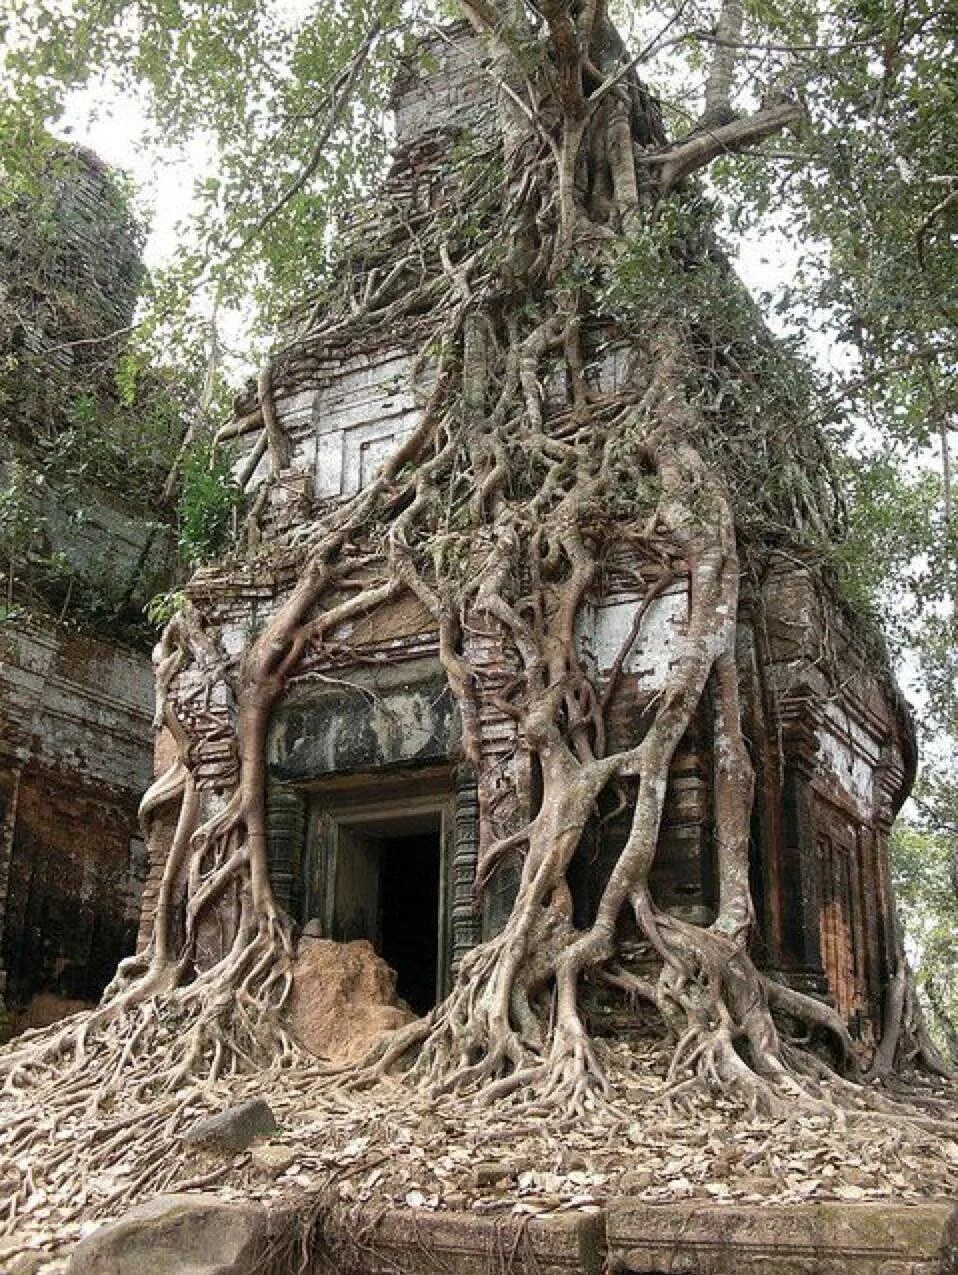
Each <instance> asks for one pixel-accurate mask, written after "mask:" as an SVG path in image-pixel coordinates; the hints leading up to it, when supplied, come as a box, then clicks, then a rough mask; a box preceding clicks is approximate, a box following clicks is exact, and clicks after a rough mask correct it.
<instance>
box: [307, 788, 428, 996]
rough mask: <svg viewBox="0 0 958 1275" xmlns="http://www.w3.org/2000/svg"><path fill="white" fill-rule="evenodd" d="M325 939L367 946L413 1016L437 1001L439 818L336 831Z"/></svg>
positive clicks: (364, 822)
mask: <svg viewBox="0 0 958 1275" xmlns="http://www.w3.org/2000/svg"><path fill="white" fill-rule="evenodd" d="M338 833H339V835H338V837H337V845H336V853H335V864H334V880H333V883H332V884H333V891H332V893H333V906H332V917H331V924H330V934H331V937H332V938H334V939H338V940H340V941H344V942H345V941H349V940H351V939H368V940H369V942H370V943H371V944H372V945H373V947H374V948H375V949H376V951H377V952H378V953H379V955H380V956H381V957H382V958H383V960H384V961H386V962H387V964H389V965H391V966H392V968H393V969H394V970H395V971H396V984H397V990H398V992H399V995H400V996H401V997H402V998H403V1000H405V1001H406V1002H407V1003H408V1004H409V1006H410V1008H411V1009H412V1010H414V1011H415V1012H416V1013H417V1014H425V1013H428V1011H429V1010H430V1009H432V1007H433V1006H434V1005H435V1004H436V1002H437V1000H438V999H439V998H440V996H441V992H442V989H441V986H440V966H441V962H440V957H441V952H440V937H441V933H442V929H443V926H442V914H441V899H442V877H443V872H442V817H441V812H440V811H432V812H423V813H421V814H414V815H406V816H405V817H403V816H402V815H401V814H390V815H388V816H384V815H380V816H379V817H375V816H374V817H372V818H361V819H359V820H357V821H355V822H354V821H352V820H351V821H350V822H348V823H346V822H342V823H340V824H339V828H338Z"/></svg>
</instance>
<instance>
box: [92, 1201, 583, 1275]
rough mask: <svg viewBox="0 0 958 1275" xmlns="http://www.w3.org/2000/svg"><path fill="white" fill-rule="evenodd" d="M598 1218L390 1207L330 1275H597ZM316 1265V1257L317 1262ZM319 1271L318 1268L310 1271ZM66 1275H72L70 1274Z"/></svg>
mask: <svg viewBox="0 0 958 1275" xmlns="http://www.w3.org/2000/svg"><path fill="white" fill-rule="evenodd" d="M603 1221H604V1219H603V1215H602V1214H599V1213H595V1214H583V1213H569V1214H566V1215H565V1216H556V1217H550V1218H542V1219H537V1218H533V1219H532V1220H531V1221H530V1219H529V1218H528V1217H515V1216H512V1215H510V1216H509V1217H478V1216H476V1215H475V1214H471V1213H425V1212H421V1211H420V1210H418V1209H416V1210H413V1209H395V1210H392V1211H390V1212H387V1213H384V1214H382V1215H381V1216H380V1217H378V1218H377V1219H375V1220H374V1222H373V1225H372V1227H371V1229H370V1230H365V1229H364V1230H363V1244H362V1248H361V1249H357V1250H356V1251H355V1253H350V1252H349V1249H348V1246H346V1249H345V1251H339V1250H338V1251H337V1263H338V1265H337V1271H338V1275H422V1273H423V1272H424V1271H427V1270H430V1271H432V1270H435V1271H443V1272H445V1273H446V1275H489V1272H490V1271H506V1270H507V1271H509V1272H511V1275H533V1273H535V1275H561V1273H562V1272H566V1271H568V1272H575V1273H576V1275H580V1273H581V1275H599V1273H600V1272H601V1271H602V1270H603V1269H604V1266H603V1263H604V1260H605V1246H604V1234H603V1232H604V1226H603ZM320 1262H321V1259H320ZM314 1269H315V1270H316V1271H317V1272H319V1271H321V1270H324V1269H326V1268H324V1267H323V1266H322V1265H321V1264H319V1265H317V1266H316V1267H315V1268H314ZM71 1275H72V1272H71Z"/></svg>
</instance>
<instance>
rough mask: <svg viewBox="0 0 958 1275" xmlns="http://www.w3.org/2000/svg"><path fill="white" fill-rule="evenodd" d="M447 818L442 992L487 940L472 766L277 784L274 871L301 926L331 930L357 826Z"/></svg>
mask: <svg viewBox="0 0 958 1275" xmlns="http://www.w3.org/2000/svg"><path fill="white" fill-rule="evenodd" d="M417 815H418V816H422V817H428V816H430V815H431V816H436V815H438V817H439V821H440V881H439V898H440V915H439V927H438V928H439V937H438V946H439V952H438V970H439V973H438V982H439V988H438V990H439V991H440V992H441V993H442V994H445V993H446V992H447V991H448V990H449V988H450V986H451V983H452V979H453V977H454V975H455V973H456V970H457V969H458V966H459V962H460V961H461V960H462V957H463V956H464V955H465V953H466V952H468V951H469V949H470V948H472V947H474V946H475V945H476V944H477V943H478V942H479V941H480V939H481V937H482V919H481V915H480V913H479V911H478V910H477V908H476V907H475V904H474V902H473V895H472V886H473V882H474V880H475V872H476V856H477V852H478V826H477V819H478V802H477V798H476V782H475V777H474V775H473V772H472V770H471V768H470V767H468V766H462V765H460V766H435V767H434V766H430V767H427V768H421V769H417V768H408V769H407V768H403V769H401V770H396V771H380V772H377V773H373V774H368V773H367V774H350V775H337V776H326V777H324V778H323V779H321V780H317V781H316V782H314V783H304V784H297V785H295V786H293V785H289V784H282V785H281V784H271V785H270V790H269V793H268V800H267V825H268V838H269V863H270V876H271V879H272V882H273V888H274V890H275V891H276V894H277V897H278V900H279V902H280V903H281V904H282V906H283V907H284V908H285V909H286V910H287V911H288V912H289V913H290V915H291V916H292V917H293V918H294V919H295V920H297V921H298V922H299V923H300V924H305V923H306V922H307V921H310V920H316V921H318V922H319V924H320V926H321V927H322V932H323V934H324V935H331V933H332V929H333V910H334V905H335V889H336V866H337V859H338V856H339V854H340V852H341V847H342V844H343V842H344V840H345V838H346V836H348V833H349V829H350V828H351V827H354V828H356V827H359V826H361V825H363V824H369V823H371V822H378V821H380V820H382V821H388V820H389V819H390V818H394V819H395V820H396V821H397V823H398V821H400V820H402V819H405V818H409V817H410V816H412V817H415V816H417Z"/></svg>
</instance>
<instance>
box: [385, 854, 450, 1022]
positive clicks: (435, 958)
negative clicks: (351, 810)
mask: <svg viewBox="0 0 958 1275" xmlns="http://www.w3.org/2000/svg"><path fill="white" fill-rule="evenodd" d="M380 863H381V865H382V867H381V875H380V896H379V897H380V918H381V919H380V925H381V942H382V948H381V951H380V955H381V956H382V958H383V960H384V961H386V962H387V963H388V964H389V965H391V966H392V967H393V969H394V970H395V971H396V974H397V985H398V988H399V995H400V996H401V997H402V998H403V1000H405V1001H407V1002H408V1003H409V1006H410V1008H412V1009H413V1010H415V1012H416V1013H417V1014H425V1013H427V1012H428V1011H429V1010H430V1009H432V1007H433V1005H435V1003H436V979H437V975H438V972H439V830H438V829H436V831H435V832H434V833H417V834H416V835H415V836H412V837H389V838H384V839H383V842H382V853H381V858H380Z"/></svg>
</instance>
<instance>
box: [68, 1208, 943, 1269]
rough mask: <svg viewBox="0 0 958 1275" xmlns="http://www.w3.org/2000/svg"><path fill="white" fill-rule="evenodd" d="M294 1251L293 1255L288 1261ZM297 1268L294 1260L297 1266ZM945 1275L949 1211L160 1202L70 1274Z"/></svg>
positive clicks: (118, 1227) (136, 1213)
mask: <svg viewBox="0 0 958 1275" xmlns="http://www.w3.org/2000/svg"><path fill="white" fill-rule="evenodd" d="M294 1254H295V1261H294V1260H293V1257H294ZM304 1263H307V1265H304ZM294 1270H295V1271H302V1272H305V1271H307V1270H308V1272H309V1275H330V1272H331V1271H335V1272H336V1275H425V1273H426V1272H433V1271H435V1272H441V1273H442V1275H626V1273H630V1275H673V1273H674V1275H741V1272H742V1271H745V1270H747V1271H748V1272H749V1275H958V1205H955V1204H954V1203H951V1202H948V1201H945V1200H942V1201H931V1202H928V1203H924V1204H918V1205H914V1206H909V1205H901V1204H894V1203H890V1204H882V1203H864V1204H843V1203H838V1202H827V1203H817V1204H806V1205H795V1206H784V1207H776V1206H775V1205H769V1206H763V1207H755V1206H749V1205H736V1204H726V1205H720V1204H702V1203H683V1204H645V1203H642V1202H639V1201H635V1200H630V1199H616V1200H612V1201H610V1203H609V1206H608V1209H607V1210H605V1211H596V1212H595V1213H591V1214H585V1213H573V1212H569V1213H565V1214H553V1215H551V1216H549V1217H529V1216H516V1215H515V1214H511V1213H510V1214H508V1215H503V1214H497V1215H494V1216H490V1215H478V1214H476V1213H432V1212H427V1211H424V1210H418V1209H408V1208H381V1209H380V1208H377V1207H375V1206H374V1205H372V1204H364V1205H361V1206H357V1207H353V1208H348V1209H343V1208H342V1207H341V1206H339V1207H335V1206H334V1208H333V1209H332V1211H331V1212H326V1211H324V1210H323V1209H322V1207H319V1208H315V1209H311V1208H310V1206H309V1205H308V1204H307V1203H305V1202H304V1203H303V1204H302V1205H298V1206H297V1205H296V1204H294V1203H293V1202H292V1201H290V1200H286V1201H284V1202H283V1203H282V1204H278V1203H277V1204H274V1205H271V1206H265V1207H264V1205H263V1204H262V1203H260V1202H254V1201H250V1202H248V1203H245V1204H236V1203H233V1204H228V1203H225V1202H224V1201H222V1200H220V1199H218V1198H217V1197H216V1196H210V1195H203V1194H199V1193H197V1194H186V1195H173V1196H160V1197H157V1198H156V1199H155V1200H152V1201H149V1202H147V1203H145V1204H141V1205H139V1206H138V1207H137V1208H135V1209H134V1210H132V1211H131V1212H130V1213H128V1214H127V1215H126V1216H125V1217H123V1218H121V1219H119V1221H117V1222H114V1223H112V1224H111V1225H109V1226H107V1227H104V1228H103V1230H101V1231H99V1232H97V1233H96V1234H95V1235H93V1236H91V1237H90V1238H88V1239H87V1240H85V1241H83V1243H81V1244H80V1245H79V1246H78V1247H77V1249H76V1250H75V1251H74V1253H73V1257H72V1260H71V1263H70V1266H69V1272H70V1275H143V1273H144V1272H145V1271H149V1272H151V1275H187V1272H189V1275H293V1271H294Z"/></svg>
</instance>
